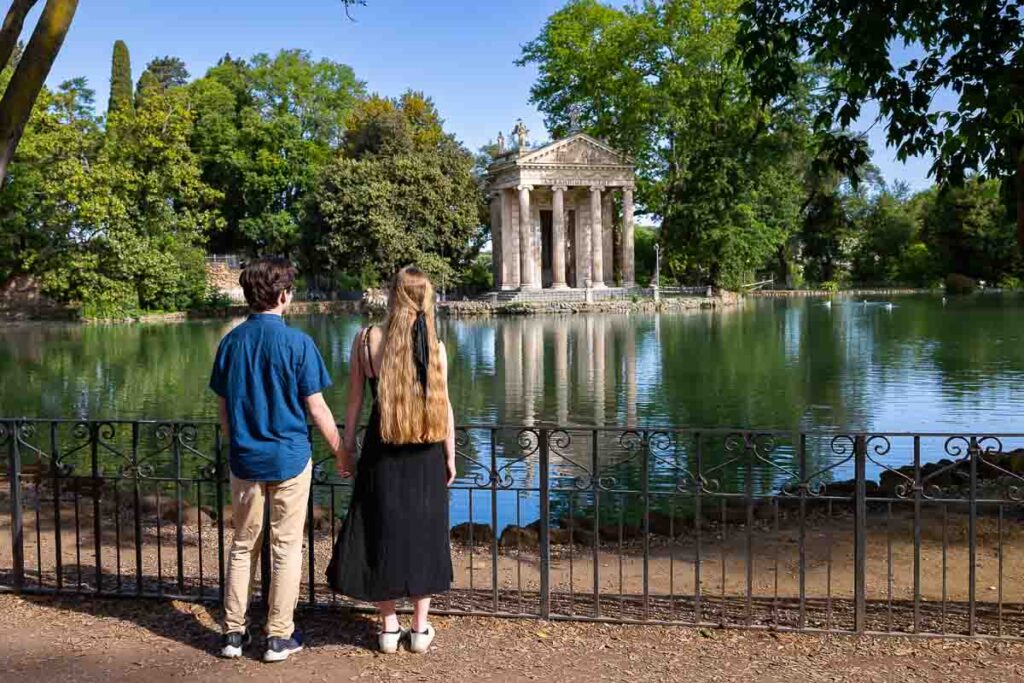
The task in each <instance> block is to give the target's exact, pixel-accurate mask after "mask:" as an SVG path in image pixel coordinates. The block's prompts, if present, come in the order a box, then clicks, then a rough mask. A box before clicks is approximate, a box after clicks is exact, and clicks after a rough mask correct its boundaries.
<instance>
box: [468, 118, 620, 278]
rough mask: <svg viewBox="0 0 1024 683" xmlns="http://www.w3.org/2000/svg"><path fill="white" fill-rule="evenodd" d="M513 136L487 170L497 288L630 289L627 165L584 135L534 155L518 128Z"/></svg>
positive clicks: (524, 132)
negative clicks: (514, 142) (618, 210)
mask: <svg viewBox="0 0 1024 683" xmlns="http://www.w3.org/2000/svg"><path fill="white" fill-rule="evenodd" d="M513 135H516V136H517V137H518V141H519V144H518V146H517V148H516V149H514V150H512V151H505V150H504V149H503V147H504V136H499V138H498V146H499V150H498V151H499V153H498V156H497V157H496V158H495V160H494V162H493V163H492V164H491V165H490V166H489V167H488V170H487V173H488V189H489V198H490V209H491V235H492V240H493V255H494V282H495V286H496V288H498V289H502V290H513V289H519V290H537V289H541V288H551V289H564V288H569V287H572V288H586V287H590V288H595V289H598V288H604V287H615V286H621V287H632V286H634V285H635V280H636V276H635V269H634V256H633V162H632V161H631V160H630V159H629V158H628V157H626V156H624V155H623V154H620V153H619V152H616V151H615V150H614V149H612V148H611V147H609V146H608V145H606V144H605V143H603V142H601V141H600V140H597V139H595V138H592V137H590V136H589V135H586V134H584V133H575V134H573V135H570V136H569V137H568V138H566V139H564V140H557V141H555V142H552V143H550V144H547V145H544V146H543V147H539V148H537V149H529V148H527V147H526V145H525V137H526V129H525V128H524V127H523V126H522V123H521V122H520V123H519V124H518V125H517V126H516V130H514V131H513ZM617 193H618V194H621V202H622V221H621V224H620V225H615V224H614V223H615V221H614V220H613V219H614V213H615V212H614V210H613V207H614V204H613V200H614V198H615V195H616V194H617ZM616 272H618V273H619V276H620V280H619V282H618V283H617V282H616Z"/></svg>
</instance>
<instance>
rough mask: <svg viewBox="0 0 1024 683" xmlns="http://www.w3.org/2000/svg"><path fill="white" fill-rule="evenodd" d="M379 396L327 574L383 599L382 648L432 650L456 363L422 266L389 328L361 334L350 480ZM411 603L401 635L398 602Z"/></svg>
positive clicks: (397, 296)
mask: <svg viewBox="0 0 1024 683" xmlns="http://www.w3.org/2000/svg"><path fill="white" fill-rule="evenodd" d="M364 380H365V384H368V385H369V387H370V394H371V396H372V397H373V409H372V412H371V413H370V424H369V427H368V428H367V431H366V435H365V438H364V441H363V451H362V454H361V457H360V458H359V467H358V473H357V474H356V480H355V486H354V488H353V493H352V502H351V504H350V505H349V511H348V516H347V517H346V518H345V523H344V525H343V526H342V528H341V532H340V533H339V534H338V540H337V543H336V544H335V546H334V553H333V556H332V558H331V563H330V565H329V566H328V568H327V578H328V581H329V582H330V584H331V587H332V588H334V589H335V590H336V591H338V592H339V593H342V594H344V595H348V596H351V597H353V598H356V599H358V600H364V601H367V602H373V603H376V605H377V609H378V610H380V615H381V631H380V635H379V641H380V649H381V650H382V651H384V652H389V653H390V652H396V651H397V650H398V646H399V643H400V642H401V641H402V640H404V638H405V636H406V635H408V638H409V649H410V650H412V651H413V652H425V651H426V650H427V648H428V647H429V646H430V642H431V641H432V640H433V638H434V627H433V626H431V625H430V622H428V621H427V612H428V610H429V609H430V596H431V595H432V594H434V593H442V592H445V591H447V590H448V588H449V586H450V585H451V581H452V562H451V552H450V549H449V545H448V488H447V487H448V485H450V484H451V483H452V482H453V481H454V480H455V427H454V417H453V414H452V407H451V402H450V401H449V400H448V360H447V357H446V356H445V350H444V345H443V344H442V343H441V342H439V341H438V340H437V335H436V333H435V329H434V288H433V286H432V285H431V284H430V280H429V279H427V276H426V275H424V274H423V273H422V272H421V271H420V270H418V269H416V268H413V267H408V268H403V269H402V270H401V271H399V273H398V275H397V276H395V281H394V283H393V285H392V287H391V295H390V297H389V299H388V315H387V319H386V320H385V322H384V324H383V326H382V327H381V328H377V327H373V326H370V327H367V328H365V329H363V330H361V331H360V333H359V334H358V335H357V336H356V339H355V341H354V343H353V344H352V356H351V361H350V363H349V388H348V410H347V412H346V417H345V437H344V439H343V442H342V448H341V451H340V453H339V455H338V461H337V467H338V471H339V473H340V474H341V475H342V476H346V477H347V476H350V475H351V472H352V466H353V458H354V454H355V447H356V425H357V424H358V421H359V412H360V410H361V408H362V404H363V386H364ZM399 598H410V599H411V600H412V602H413V609H414V611H413V620H412V629H411V630H410V631H408V632H406V631H403V630H402V628H401V626H400V624H399V622H398V616H397V614H396V613H395V601H396V600H398V599H399Z"/></svg>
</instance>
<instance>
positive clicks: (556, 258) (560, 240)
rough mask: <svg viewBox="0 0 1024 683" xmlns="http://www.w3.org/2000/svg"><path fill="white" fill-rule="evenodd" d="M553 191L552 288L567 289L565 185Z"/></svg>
mask: <svg viewBox="0 0 1024 683" xmlns="http://www.w3.org/2000/svg"><path fill="white" fill-rule="evenodd" d="M551 191H552V197H551V288H552V289H565V287H566V284H565V186H564V185H555V186H554V187H552V188H551Z"/></svg>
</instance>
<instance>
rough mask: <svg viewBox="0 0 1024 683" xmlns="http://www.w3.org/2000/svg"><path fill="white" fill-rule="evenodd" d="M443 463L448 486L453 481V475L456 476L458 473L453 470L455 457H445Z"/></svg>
mask: <svg viewBox="0 0 1024 683" xmlns="http://www.w3.org/2000/svg"><path fill="white" fill-rule="evenodd" d="M444 464H445V469H446V470H447V472H448V486H451V485H452V484H454V483H455V477H457V476H458V473H457V472H456V471H455V458H445V461H444Z"/></svg>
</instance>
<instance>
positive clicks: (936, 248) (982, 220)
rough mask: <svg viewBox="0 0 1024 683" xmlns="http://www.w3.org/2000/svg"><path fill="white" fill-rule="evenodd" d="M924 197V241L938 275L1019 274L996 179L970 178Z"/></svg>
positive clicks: (992, 277) (992, 279)
mask: <svg viewBox="0 0 1024 683" xmlns="http://www.w3.org/2000/svg"><path fill="white" fill-rule="evenodd" d="M923 199H924V202H925V204H924V206H923V208H922V212H923V216H922V219H923V223H922V228H921V230H922V240H923V241H924V243H925V244H927V245H928V246H929V249H930V250H931V251H932V253H933V254H934V256H935V258H936V260H937V263H938V271H939V274H940V275H945V274H949V273H958V274H961V275H967V276H970V277H973V278H976V279H982V280H986V281H987V282H988V283H989V284H996V283H998V282H999V281H1000V280H1001V279H1002V278H1003V277H1004V276H1006V275H1017V274H1019V273H1020V272H1021V258H1020V250H1019V248H1018V246H1017V244H1016V235H1015V230H1014V225H1013V221H1012V220H1011V219H1010V217H1009V216H1007V214H1006V209H1005V206H1004V204H1003V201H1002V197H1001V196H1000V184H999V182H998V181H996V180H982V179H980V178H970V179H968V180H967V182H965V183H964V185H963V186H962V187H949V188H933V189H932V190H929V191H928V192H927V193H926V194H925V196H924V198H923Z"/></svg>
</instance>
